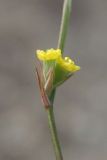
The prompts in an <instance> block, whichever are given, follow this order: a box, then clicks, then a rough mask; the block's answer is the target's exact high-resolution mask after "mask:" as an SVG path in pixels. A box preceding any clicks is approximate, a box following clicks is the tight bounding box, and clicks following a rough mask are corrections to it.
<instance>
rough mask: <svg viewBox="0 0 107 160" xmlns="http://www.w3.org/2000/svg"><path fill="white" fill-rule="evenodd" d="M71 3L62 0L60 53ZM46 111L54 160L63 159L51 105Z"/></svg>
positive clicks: (52, 96) (53, 93) (51, 96)
mask: <svg viewBox="0 0 107 160" xmlns="http://www.w3.org/2000/svg"><path fill="white" fill-rule="evenodd" d="M71 4H72V0H64V3H63V11H62V19H61V26H60V32H59V39H58V46H57V47H58V48H60V49H61V51H62V53H63V51H64V46H65V40H66V36H67V29H68V25H69V18H70V12H71ZM55 93H56V89H54V90H53V92H52V94H51V95H50V101H51V103H52V104H53V102H54V97H55ZM47 112H48V122H49V127H50V132H51V137H52V142H53V146H54V151H55V155H56V160H63V156H62V152H61V147H60V144H59V140H58V135H57V129H56V125H55V119H54V112H53V107H52V106H50V107H49V109H48V110H47Z"/></svg>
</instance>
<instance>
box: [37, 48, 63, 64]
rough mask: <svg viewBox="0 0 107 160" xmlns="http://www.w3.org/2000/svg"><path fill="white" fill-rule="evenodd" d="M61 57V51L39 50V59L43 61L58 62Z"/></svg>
mask: <svg viewBox="0 0 107 160" xmlns="http://www.w3.org/2000/svg"><path fill="white" fill-rule="evenodd" d="M60 56H61V50H60V49H56V50H55V49H53V48H51V49H48V50H46V51H43V50H37V57H38V59H39V60H41V61H48V60H56V59H57V58H58V57H60Z"/></svg>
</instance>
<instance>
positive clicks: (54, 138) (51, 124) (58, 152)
mask: <svg viewBox="0 0 107 160" xmlns="http://www.w3.org/2000/svg"><path fill="white" fill-rule="evenodd" d="M47 113H48V122H49V128H50V132H51V137H52V143H53V147H54V151H55V155H56V160H63V157H62V153H61V148H60V144H59V140H58V135H57V129H56V124H55V118H54V112H53V107H52V106H50V108H49V109H48V110H47Z"/></svg>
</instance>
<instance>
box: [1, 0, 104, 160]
mask: <svg viewBox="0 0 107 160" xmlns="http://www.w3.org/2000/svg"><path fill="white" fill-rule="evenodd" d="M62 3H63V1H62V0H54V1H53V0H0V160H50V159H51V160H54V159H55V157H54V153H53V148H52V145H51V141H50V134H49V130H48V125H47V116H46V113H45V112H44V108H43V107H42V105H41V101H40V96H39V92H38V86H37V84H36V82H35V56H34V52H35V50H36V49H47V48H52V47H53V48H56V46H57V38H58V32H59V25H60V17H61V8H62ZM65 54H66V55H67V54H68V55H70V56H71V57H72V58H73V59H74V60H75V61H76V62H77V64H79V65H80V66H81V71H80V72H78V73H77V74H75V76H74V77H73V78H72V79H70V80H69V81H68V82H66V83H65V84H64V86H62V87H61V88H59V89H58V91H57V97H56V100H55V115H56V121H57V127H58V132H59V135H60V140H61V144H62V150H63V154H64V157H65V159H66V160H101V159H102V160H106V159H107V71H106V70H107V1H106V0H81V1H78V0H74V1H73V11H72V16H71V23H70V28H69V33H68V37H67V44H66V48H65Z"/></svg>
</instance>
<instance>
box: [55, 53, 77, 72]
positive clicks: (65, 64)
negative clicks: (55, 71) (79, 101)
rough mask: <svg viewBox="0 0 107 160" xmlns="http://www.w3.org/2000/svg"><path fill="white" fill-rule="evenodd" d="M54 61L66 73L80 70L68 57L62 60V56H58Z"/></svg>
mask: <svg viewBox="0 0 107 160" xmlns="http://www.w3.org/2000/svg"><path fill="white" fill-rule="evenodd" d="M56 61H57V63H58V64H59V65H60V66H61V67H62V68H64V69H65V70H66V71H69V72H76V71H78V70H80V67H79V66H77V65H75V63H74V61H72V60H71V59H70V58H69V57H65V58H62V56H60V57H59V58H58V59H57V60H56Z"/></svg>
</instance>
